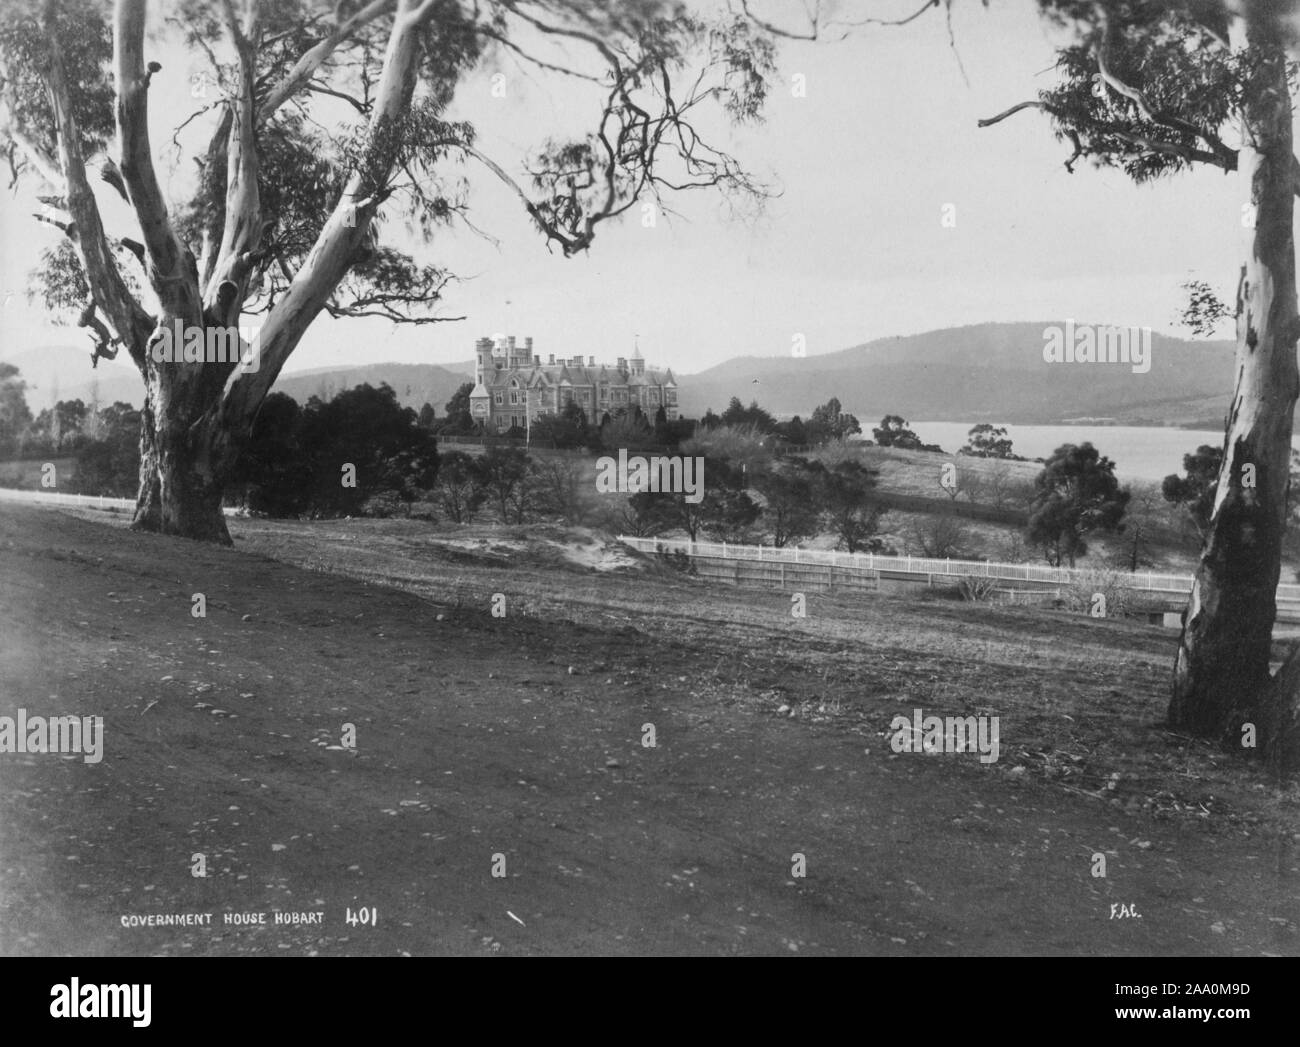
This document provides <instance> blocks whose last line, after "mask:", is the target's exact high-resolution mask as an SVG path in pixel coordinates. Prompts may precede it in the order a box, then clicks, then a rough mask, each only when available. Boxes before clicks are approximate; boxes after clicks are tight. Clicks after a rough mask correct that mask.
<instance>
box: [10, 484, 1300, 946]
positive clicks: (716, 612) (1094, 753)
mask: <svg viewBox="0 0 1300 1047" xmlns="http://www.w3.org/2000/svg"><path fill="white" fill-rule="evenodd" d="M490 530H491V529H475V528H468V529H461V530H460V531H458V532H456V533H453V532H452V531H451V530H450V529H445V528H442V529H440V528H434V527H430V526H428V525H424V524H420V523H418V522H410V521H336V522H330V523H316V524H305V523H304V524H287V523H272V522H267V521H236V522H234V524H233V526H232V532H233V533H234V536H235V539H236V541H235V547H234V548H229V549H223V548H216V547H209V546H206V545H199V544H195V543H192V542H187V541H183V540H179V539H167V538H158V537H152V536H144V535H138V534H134V533H132V532H130V531H128V530H126V529H124V528H123V527H122V526H121V521H120V520H112V519H106V518H105V517H104V516H102V515H94V514H89V513H85V514H80V515H78V514H71V513H67V512H60V511H55V510H49V509H41V508H35V507H26V506H19V505H10V504H6V505H3V506H0V715H5V716H13V715H16V711H17V709H19V708H24V709H26V711H27V714H28V715H29V716H32V715H62V714H79V715H99V716H102V717H103V718H104V756H103V760H102V762H100V763H98V764H87V763H85V762H84V761H83V760H82V759H81V758H80V757H77V756H67V757H61V756H58V755H49V754H27V755H22V754H12V753H3V754H0V954H5V955H37V954H40V955H49V954H55V955H63V954H68V955H83V954H107V955H137V954H148V955H179V954H188V955H198V954H214V955H217V954H219V955H231V954H267V955H284V954H295V955H302V954H319V955H343V954H367V955H370V954H373V955H399V954H411V955H421V954H579V953H581V954H590V953H598V954H618V953H689V954H737V953H744V954H755V953H758V954H794V953H798V954H801V955H802V954H835V953H838V954H846V953H854V954H871V955H900V956H902V955H919V954H949V955H952V954H961V955H975V954H979V955H989V954H997V955H1007V954H1035V955H1048V954H1072V955H1120V954H1130V955H1167V954H1194V955H1205V954H1216V955H1218V954H1222V955H1234V954H1235V955H1260V954H1268V955H1297V954H1300V939H1298V937H1297V924H1298V922H1300V868H1298V866H1300V859H1298V857H1297V851H1296V844H1297V842H1300V790H1297V788H1296V786H1294V785H1290V786H1286V785H1283V784H1281V783H1277V782H1273V781H1270V780H1268V779H1267V778H1265V777H1264V775H1263V773H1262V772H1261V771H1260V769H1259V768H1258V767H1257V766H1256V765H1255V764H1254V763H1253V762H1252V761H1250V760H1247V759H1245V758H1244V757H1242V756H1240V755H1235V754H1227V753H1222V752H1219V751H1216V750H1213V749H1210V748H1207V747H1205V746H1202V745H1200V744H1195V743H1191V742H1189V741H1188V740H1187V739H1184V738H1181V737H1178V736H1177V735H1174V734H1172V733H1171V732H1169V731H1167V730H1166V729H1164V728H1163V727H1162V726H1161V721H1162V720H1163V718H1164V704H1165V694H1166V691H1165V688H1166V685H1167V680H1168V671H1169V664H1170V659H1171V657H1172V647H1173V636H1172V634H1171V633H1169V632H1166V631H1164V630H1160V629H1157V628H1152V627H1147V626H1144V625H1139V624H1135V623H1134V622H1131V621H1094V620H1092V619H1088V618H1085V617H1082V616H1072V615H1068V614H1066V613H1064V612H1043V611H1041V610H1025V609H1015V608H1007V607H994V606H989V605H984V604H973V603H960V602H953V601H947V600H938V599H932V600H931V599H920V598H917V597H914V596H907V597H902V596H900V597H889V596H879V597H874V596H873V597H848V596H838V595H837V596H833V597H831V596H826V595H823V594H816V593H809V594H806V595H807V600H808V616H807V618H804V619H797V618H793V617H792V616H791V594H789V593H780V592H769V591H755V590H743V591H741V590H734V589H710V588H708V587H706V586H705V585H703V584H702V583H701V582H699V581H698V580H696V579H691V578H689V577H684V576H681V575H679V574H677V573H676V572H674V571H672V570H670V569H669V568H667V567H665V566H664V565H661V564H658V563H653V562H650V561H646V560H643V559H641V558H639V557H633V558H632V561H631V563H618V564H614V563H613V562H612V560H611V558H609V557H606V556H605V555H604V554H603V553H601V552H600V546H599V542H598V540H597V539H596V538H594V537H593V536H592V535H583V536H576V537H574V538H573V541H574V542H575V543H577V542H579V541H581V542H583V543H585V547H586V548H587V549H588V552H586V553H584V554H583V556H582V557H578V558H577V560H578V561H580V562H576V561H575V559H574V558H573V557H567V556H563V555H553V556H550V557H544V556H537V557H531V556H530V549H529V547H528V543H527V542H526V541H524V542H522V544H521V539H519V537H518V535H514V536H513V537H512V536H511V534H508V533H506V531H507V529H501V530H502V533H501V535H500V538H501V540H500V541H498V542H492V541H489V542H488V543H487V544H486V545H479V544H477V543H478V540H479V539H480V538H485V537H486V538H490V537H491V536H490V535H489V534H488V532H489V531H490ZM439 535H441V536H442V537H443V539H444V540H443V541H438V540H437V539H438V536H439ZM452 540H455V541H457V542H460V543H461V544H460V545H459V546H456V545H453V544H451V542H452ZM548 544H550V545H553V544H554V543H553V542H549V540H548ZM601 566H604V567H611V566H612V567H614V568H615V569H610V570H596V569H593V568H594V567H601ZM196 592H202V593H203V594H204V595H205V597H206V601H207V617H206V618H202V619H196V618H193V617H192V616H191V596H192V594H193V593H196ZM498 593H499V594H501V595H502V597H504V601H505V616H504V617H493V615H492V613H491V609H492V606H493V597H494V594H498ZM498 606H499V602H498ZM914 708H920V709H922V710H923V711H924V712H925V713H926V714H931V713H933V714H937V715H945V714H961V715H966V714H978V713H983V714H988V715H997V716H999V717H1000V728H1001V729H1000V734H1001V754H1000V758H999V760H998V761H997V762H996V763H993V764H983V763H981V762H979V760H978V757H977V756H976V755H975V754H964V755H962V754H923V753H917V754H911V753H896V752H894V751H893V750H892V749H891V746H890V729H889V728H890V722H891V720H892V719H893V717H894V716H895V715H899V714H902V715H905V716H909V717H910V716H911V714H912V710H913V709H914ZM345 724H353V725H355V728H356V748H355V749H348V748H346V747H344V746H343V745H342V738H343V732H344V730H345ZM646 725H653V727H654V733H655V740H656V743H657V744H656V746H655V747H653V748H647V747H645V746H644V745H643V744H642V743H643V739H644V737H645V735H646ZM797 854H798V855H803V856H804V859H805V862H806V876H796V875H792V868H793V865H794V863H795V861H796V858H795V855H797ZM1097 854H1104V855H1105V857H1106V875H1105V876H1104V877H1098V876H1094V875H1093V870H1094V869H1095V867H1096V865H1095V859H1094V856H1095V855H1097ZM196 855H203V856H204V857H205V860H206V863H207V876H206V877H202V878H199V877H195V876H193V875H191V872H192V869H193V868H194V864H195V861H196V858H195V856H196ZM497 856H504V865H505V875H504V876H493V874H492V873H493V867H494V864H496V866H497V867H498V870H499V868H500V864H501V863H500V858H499V857H497ZM1120 905H1124V906H1126V907H1128V908H1127V909H1126V910H1125V911H1128V912H1135V913H1137V914H1139V915H1136V916H1127V917H1117V916H1116V915H1115V913H1116V908H1113V906H1114V907H1118V906H1120ZM363 906H364V907H373V908H374V910H375V911H376V912H377V914H378V921H377V923H376V924H375V925H373V926H366V925H360V924H358V925H350V924H349V923H348V922H347V920H346V915H347V912H348V910H349V909H350V910H352V911H353V912H354V913H356V912H358V911H359V909H360V907H363ZM315 911H321V912H323V913H324V917H323V920H322V922H321V923H319V924H312V925H297V926H293V925H281V926H277V925H275V924H273V923H272V922H271V921H272V919H273V916H272V915H271V914H273V913H275V912H315ZM184 912H200V913H206V912H210V913H212V914H213V918H212V922H213V925H212V926H210V927H163V928H148V927H145V928H138V927H133V928H129V929H128V928H126V927H123V926H122V918H123V917H124V916H125V917H131V916H136V915H143V914H149V913H154V914H164V913H184ZM249 912H251V913H257V912H265V913H267V914H268V915H267V920H268V923H267V925H266V926H248V927H236V926H226V925H223V923H222V919H223V914H225V913H249Z"/></svg>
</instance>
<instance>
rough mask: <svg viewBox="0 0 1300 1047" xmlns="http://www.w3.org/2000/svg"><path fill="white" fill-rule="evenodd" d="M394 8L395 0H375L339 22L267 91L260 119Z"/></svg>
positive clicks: (301, 87)
mask: <svg viewBox="0 0 1300 1047" xmlns="http://www.w3.org/2000/svg"><path fill="white" fill-rule="evenodd" d="M394 7H395V0H373V2H372V3H369V4H367V5H366V6H365V7H363V8H362V9H361V10H360V11H358V12H357V13H356V14H354V15H352V16H351V17H349V18H347V19H345V20H344V21H342V22H339V23H337V24H336V25H335V27H334V29H333V30H332V31H331V32H330V34H329V35H328V36H326V37H325V38H324V39H323V40H321V41H319V42H318V43H316V44H314V45H313V46H312V47H310V48H308V49H307V50H306V51H304V52H303V54H302V56H301V57H300V58H299V59H298V61H296V62H295V63H294V65H293V68H292V69H290V70H289V72H288V73H286V74H285V76H284V79H283V80H281V81H280V82H279V83H278V84H276V85H275V86H274V87H272V88H271V90H270V91H268V92H267V95H266V98H265V99H264V100H263V101H262V105H261V107H260V108H259V109H258V110H257V119H258V122H259V123H262V122H265V121H266V120H268V119H269V118H270V117H271V115H272V114H273V113H274V112H275V111H276V110H277V109H279V108H280V106H282V105H284V103H285V102H287V101H288V100H289V99H290V98H292V97H293V96H294V95H295V94H297V93H298V91H300V90H302V89H303V88H304V87H305V86H306V85H307V84H308V82H309V81H310V80H311V79H312V77H313V76H315V75H316V70H318V69H319V68H320V67H321V64H322V63H323V62H325V60H326V59H328V58H329V56H330V55H331V54H332V53H333V52H334V50H335V49H336V48H337V47H338V46H339V44H341V43H343V42H344V41H345V40H347V39H348V38H350V37H351V36H352V34H353V33H355V32H356V31H357V30H358V29H360V28H361V27H362V26H364V25H366V24H368V23H370V22H373V21H374V20H375V19H376V18H378V17H379V16H380V15H382V14H385V13H386V12H388V11H391V10H393V8H394Z"/></svg>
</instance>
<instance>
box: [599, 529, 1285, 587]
mask: <svg viewBox="0 0 1300 1047" xmlns="http://www.w3.org/2000/svg"><path fill="white" fill-rule="evenodd" d="M619 541H621V542H623V543H624V544H626V545H630V546H631V547H632V548H633V549H637V550H638V551H640V552H644V553H658V552H683V553H686V554H687V555H688V556H691V557H711V558H717V559H723V560H756V561H760V562H765V563H790V564H825V565H827V566H832V567H849V568H856V569H858V570H867V571H897V572H901V573H904V574H915V575H931V576H944V577H951V578H994V579H998V580H1006V581H1020V582H1038V583H1042V584H1047V585H1072V584H1075V583H1076V582H1084V583H1086V582H1089V581H1091V580H1092V579H1093V578H1095V576H1096V572H1095V571H1089V570H1087V569H1085V568H1078V567H1047V566H1039V565H1038V564H1024V563H1014V564H1013V563H994V562H991V561H986V560H935V559H929V558H926V557H921V556H882V555H880V554H878V553H845V552H840V551H838V550H835V549H800V548H798V547H795V548H781V549H778V548H776V547H775V546H766V545H730V544H728V543H726V542H693V541H690V540H689V539H685V538H637V537H631V536H628V535H619ZM1116 578H1117V579H1118V581H1119V582H1120V584H1122V585H1123V586H1124V587H1125V588H1128V589H1137V590H1141V591H1144V592H1156V593H1175V594H1180V595H1185V594H1187V593H1189V592H1191V589H1192V576H1191V575H1190V574H1155V573H1153V572H1150V571H1138V572H1136V573H1129V572H1116ZM1277 598H1278V600H1279V601H1286V602H1300V585H1294V584H1288V583H1283V584H1281V585H1279V586H1278V587H1277Z"/></svg>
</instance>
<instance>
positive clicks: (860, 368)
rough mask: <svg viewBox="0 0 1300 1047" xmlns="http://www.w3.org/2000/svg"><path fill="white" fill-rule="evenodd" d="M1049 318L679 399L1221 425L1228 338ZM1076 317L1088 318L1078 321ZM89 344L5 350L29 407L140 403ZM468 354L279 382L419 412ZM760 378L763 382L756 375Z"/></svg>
mask: <svg viewBox="0 0 1300 1047" xmlns="http://www.w3.org/2000/svg"><path fill="white" fill-rule="evenodd" d="M1049 326H1052V325H1051V324H1047V323H988V324H979V325H976V326H973V327H960V328H948V329H945V330H940V331H928V332H926V333H924V334H917V335H908V336H906V337H898V338H882V339H878V340H876V341H872V342H867V343H864V344H862V345H857V346H853V347H851V348H849V349H843V350H840V351H838V352H833V353H825V354H821V355H815V356H809V357H803V358H798V359H796V358H792V357H756V356H738V357H734V358H732V359H730V360H727V361H726V362H725V363H721V364H718V365H717V366H716V367H711V368H709V369H708V370H705V371H701V372H699V373H697V374H681V373H680V372H677V373H678V375H679V378H680V381H681V391H680V406H681V411H682V413H683V414H684V415H685V416H686V417H688V418H698V417H699V416H701V415H702V414H703V413H704V412H705V411H706V410H707V409H708V408H710V407H712V408H713V409H714V410H715V411H721V410H722V409H724V408H725V407H726V405H727V402H728V401H729V400H730V399H731V397H733V396H739V397H740V398H741V399H742V400H744V401H745V402H748V401H749V400H751V399H757V400H758V401H759V403H761V404H762V405H763V406H764V407H766V408H767V409H768V410H769V411H772V412H773V413H774V414H778V415H787V416H788V415H793V414H799V415H803V416H807V415H808V414H810V413H811V411H812V409H813V408H814V407H815V406H816V405H818V404H820V403H824V402H825V401H826V400H828V399H829V398H830V397H831V396H837V397H839V399H840V402H841V404H843V407H844V410H846V411H849V412H851V413H853V414H855V415H857V416H858V418H859V419H861V420H862V421H863V422H864V423H865V422H868V421H870V422H873V423H874V422H875V421H877V420H879V419H880V418H881V417H882V416H883V415H885V414H887V413H892V414H902V415H903V416H904V417H908V418H931V419H944V420H947V421H954V422H967V421H969V422H978V421H996V422H1001V423H1004V424H1007V423H1009V424H1021V425H1053V424H1060V423H1065V422H1070V421H1080V420H1085V419H1087V420H1092V421H1097V420H1104V421H1110V422H1114V423H1115V424H1124V425H1175V426H1183V427H1186V428H1208V429H1218V428H1219V427H1220V426H1221V425H1222V418H1223V410H1224V407H1225V405H1226V403H1227V401H1228V398H1229V396H1230V394H1231V391H1232V359H1233V354H1232V343H1231V342H1227V341H1216V342H1193V341H1189V340H1186V339H1179V338H1170V337H1167V336H1165V335H1161V334H1154V333H1153V334H1152V335H1151V366H1150V370H1149V371H1148V372H1147V373H1144V374H1136V373H1134V371H1133V369H1132V367H1131V366H1130V365H1128V364H1122V363H1091V364H1079V363H1047V362H1045V361H1044V360H1043V344H1044V329H1045V328H1047V327H1049ZM1080 326H1082V325H1080ZM87 356H88V353H87V352H85V351H83V350H80V349H76V348H73V347H71V346H51V347H43V348H40V349H37V350H30V351H27V352H25V353H21V354H18V355H15V356H10V357H8V358H7V359H8V360H9V361H10V362H12V363H14V364H15V365H17V366H18V367H19V368H20V369H21V370H22V373H23V376H24V377H25V378H26V379H27V380H28V382H29V383H31V385H32V387H33V392H32V394H31V395H29V397H28V400H29V403H31V405H32V408H33V410H39V409H40V408H41V407H45V406H48V401H49V400H50V397H51V395H52V394H53V393H54V392H57V394H58V396H59V398H61V399H73V398H77V397H80V398H81V399H83V400H86V401H89V400H90V398H91V384H92V381H95V380H97V381H98V383H99V400H100V402H101V403H111V402H113V401H114V400H127V401H129V402H130V403H133V404H135V405H137V406H139V404H140V403H141V400H142V398H143V393H144V388H143V385H142V384H141V382H140V380H139V378H138V377H137V376H136V374H135V373H134V371H133V369H132V368H131V366H130V364H129V363H123V362H122V361H121V360H119V361H115V362H109V361H104V362H101V365H100V368H99V371H98V372H95V371H91V370H90V368H89V367H87V366H86V364H87V362H88V360H87ZM473 368H474V365H473V363H472V361H461V362H457V363H452V364H449V365H445V366H444V365H440V364H399V363H373V364H363V365H358V366H356V367H349V368H334V367H322V368H314V369H310V370H304V371H296V372H293V373H289V374H284V375H281V376H280V379H279V381H278V382H277V383H276V386H275V388H276V389H277V390H278V391H280V392H284V393H287V394H288V395H290V396H292V397H293V398H294V399H295V400H298V401H299V402H300V403H302V402H305V401H306V400H307V399H309V398H310V397H312V396H321V397H328V396H331V395H333V394H334V393H336V392H339V391H340V390H342V389H349V388H352V387H353V386H356V385H360V384H362V383H365V382H368V383H369V384H371V385H379V384H380V383H382V382H387V383H388V384H389V385H391V386H392V387H393V388H394V389H395V390H396V392H397V396H398V399H399V400H400V401H401V402H402V403H403V404H404V405H406V406H409V407H413V408H416V409H417V410H418V409H419V408H420V407H421V406H422V405H423V404H425V403H431V404H433V406H434V408H435V409H436V410H437V411H438V413H439V414H440V415H441V414H442V413H443V410H444V405H445V404H446V402H447V401H448V400H449V399H450V398H451V396H452V394H453V393H454V392H455V391H456V390H457V388H459V387H460V385H461V384H462V383H464V382H469V381H473V378H474V374H473ZM755 379H757V380H758V381H757V383H755V381H754V380H755Z"/></svg>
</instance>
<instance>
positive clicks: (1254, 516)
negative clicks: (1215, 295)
mask: <svg viewBox="0 0 1300 1047" xmlns="http://www.w3.org/2000/svg"><path fill="white" fill-rule="evenodd" d="M1276 8H1277V5H1276V4H1274V3H1268V2H1265V0H1255V2H1252V3H1249V4H1247V5H1246V34H1247V42H1248V43H1249V44H1250V45H1252V46H1253V47H1254V48H1255V49H1256V50H1257V53H1258V55H1259V56H1260V61H1259V63H1258V65H1257V67H1256V69H1255V70H1254V72H1253V74H1252V77H1251V80H1250V82H1249V83H1248V85H1247V87H1246V91H1245V98H1244V102H1243V121H1244V124H1245V133H1244V134H1243V139H1244V144H1243V147H1242V150H1241V154H1240V170H1241V172H1242V175H1243V177H1244V178H1245V179H1246V181H1247V184H1248V186H1249V191H1250V197H1249V198H1250V202H1251V204H1252V205H1253V206H1254V208H1255V211H1256V222H1255V229H1254V234H1253V243H1252V249H1251V253H1250V257H1249V259H1248V260H1247V262H1246V265H1245V266H1244V267H1243V269H1242V275H1241V282H1240V286H1239V289H1238V294H1237V351H1236V372H1237V376H1236V388H1235V391H1234V393H1233V397H1232V404H1231V407H1230V409H1229V413H1228V416H1227V419H1226V424H1225V434H1224V453H1223V463H1222V465H1221V467H1220V470H1219V479H1218V489H1217V492H1216V495H1215V503H1214V511H1213V514H1212V516H1211V518H1210V526H1209V529H1208V535H1207V538H1206V541H1205V544H1204V546H1203V548H1202V552H1201V561H1200V564H1199V566H1198V569H1197V572H1196V578H1195V581H1194V583H1193V586H1192V593H1191V598H1190V601H1189V603H1188V608H1187V614H1186V623H1185V625H1184V627H1183V632H1182V636H1181V638H1180V640H1179V644H1178V656H1177V659H1176V661H1175V664H1174V674H1173V687H1172V695H1171V698H1170V702H1169V722H1170V724H1171V725H1172V726H1175V727H1178V728H1182V729H1185V730H1188V731H1190V732H1192V733H1194V734H1197V735H1200V736H1203V737H1210V738H1219V739H1221V740H1224V741H1228V740H1233V741H1237V743H1238V744H1240V741H1239V739H1240V734H1239V733H1238V732H1239V731H1240V729H1241V726H1242V724H1243V723H1244V722H1245V721H1248V720H1254V719H1257V718H1258V717H1259V716H1260V715H1261V713H1262V706H1263V704H1264V696H1265V692H1266V690H1267V689H1268V685H1269V650H1270V646H1271V642H1272V631H1273V621H1274V617H1275V614H1276V596H1277V583H1278V577H1279V574H1280V572H1281V555H1282V538H1283V534H1284V531H1285V526H1286V495H1287V486H1288V483H1289V473H1290V454H1291V430H1292V412H1293V411H1294V408H1295V403H1296V397H1297V393H1298V392H1300V376H1298V374H1297V368H1296V354H1295V343H1296V335H1297V326H1296V275H1295V242H1294V237H1293V233H1292V215H1293V210H1294V195H1293V194H1294V192H1295V186H1294V182H1293V180H1292V177H1291V166H1292V159H1291V157H1292V130H1291V119H1292V115H1291V101H1290V94H1289V91H1288V86H1287V79H1286V63H1285V58H1286V54H1285V48H1284V37H1283V33H1282V27H1281V25H1280V22H1279V19H1278V15H1277V11H1276Z"/></svg>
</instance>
